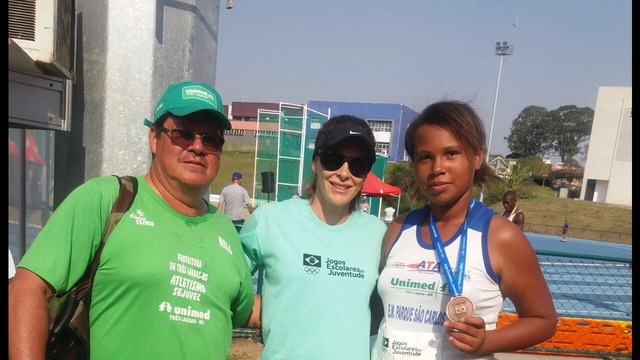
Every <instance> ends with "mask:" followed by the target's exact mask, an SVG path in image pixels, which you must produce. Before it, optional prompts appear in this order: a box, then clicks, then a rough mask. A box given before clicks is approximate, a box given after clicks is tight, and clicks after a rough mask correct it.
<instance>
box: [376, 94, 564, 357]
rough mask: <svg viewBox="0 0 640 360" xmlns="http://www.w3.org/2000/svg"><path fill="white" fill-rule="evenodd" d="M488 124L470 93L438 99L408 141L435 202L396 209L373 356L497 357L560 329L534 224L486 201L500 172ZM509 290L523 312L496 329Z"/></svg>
mask: <svg viewBox="0 0 640 360" xmlns="http://www.w3.org/2000/svg"><path fill="white" fill-rule="evenodd" d="M484 144H485V133H484V125H483V123H482V121H481V120H480V119H479V118H478V116H477V115H476V113H475V112H474V111H473V109H472V108H471V107H470V106H469V105H467V104H465V103H462V102H457V101H441V102H437V103H435V104H432V105H430V106H428V107H427V108H426V109H425V110H424V111H423V112H422V113H421V114H420V116H418V118H416V119H415V120H414V121H413V122H412V124H411V125H410V126H409V128H408V129H407V132H406V138H405V149H406V151H407V154H409V156H410V157H411V160H412V161H413V165H414V171H415V174H416V178H417V182H418V186H419V188H420V190H421V192H422V193H423V195H424V196H425V198H426V200H427V203H428V204H429V205H426V206H424V207H422V208H419V209H416V210H414V211H411V212H409V213H408V214H404V215H400V216H398V217H396V218H395V219H394V220H393V222H392V223H391V224H390V225H389V228H388V230H387V233H386V235H385V239H384V243H383V247H382V254H381V265H380V270H381V274H380V278H379V280H378V291H379V293H380V296H381V298H382V303H383V309H381V310H383V311H384V318H383V320H382V322H381V324H380V328H379V331H378V336H377V339H376V343H375V344H374V346H373V349H372V359H447V360H449V359H493V354H494V353H496V352H507V351H514V350H519V349H524V348H527V347H529V346H532V345H535V344H538V343H540V342H543V341H546V340H548V339H549V338H551V337H552V336H553V334H554V333H555V331H556V314H555V309H554V306H553V302H552V300H551V295H550V293H549V288H548V286H547V283H546V282H545V279H544V277H543V275H542V271H541V269H540V265H539V263H538V258H537V256H536V254H535V251H534V250H533V248H532V247H531V245H530V244H529V241H527V238H526V237H525V235H524V233H523V232H522V231H521V230H520V229H519V228H518V227H517V226H515V225H514V224H513V223H511V222H510V221H508V220H507V219H506V218H503V217H502V216H500V215H498V214H495V212H493V210H490V209H489V208H487V207H486V206H485V205H484V204H482V203H480V202H478V201H476V200H475V199H474V197H473V187H474V184H475V185H478V186H480V187H482V186H484V185H485V184H486V183H487V182H488V181H490V180H492V179H495V174H494V173H493V171H492V170H491V169H490V168H489V167H488V166H487V165H486V163H485V162H484V150H485V145H484ZM504 297H508V298H509V299H510V300H511V301H512V302H513V303H514V305H515V308H516V310H517V315H518V320H517V321H515V322H513V323H511V324H509V325H507V326H505V327H502V328H500V329H496V322H497V318H498V313H499V312H500V310H501V308H502V303H503V300H504Z"/></svg>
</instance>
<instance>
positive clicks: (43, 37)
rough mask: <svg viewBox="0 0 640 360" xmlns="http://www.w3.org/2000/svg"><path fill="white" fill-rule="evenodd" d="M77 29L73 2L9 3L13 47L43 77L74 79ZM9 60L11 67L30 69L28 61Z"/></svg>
mask: <svg viewBox="0 0 640 360" xmlns="http://www.w3.org/2000/svg"><path fill="white" fill-rule="evenodd" d="M74 27H75V9H74V1H73V0H9V46H10V47H11V46H16V45H17V46H18V47H19V48H20V49H18V50H20V51H17V52H15V53H18V52H21V53H25V54H26V55H28V57H29V58H30V60H31V61H32V62H33V64H32V65H34V66H35V68H36V69H38V70H39V71H40V72H42V73H43V74H46V75H52V76H58V77H62V78H66V79H72V77H73V75H72V74H73V43H74V38H75V37H74ZM11 54H12V52H11V50H10V55H11ZM9 60H10V67H11V65H16V66H15V67H18V68H22V69H24V68H27V67H28V64H24V62H25V61H24V59H20V58H15V59H12V58H11V56H10V58H9Z"/></svg>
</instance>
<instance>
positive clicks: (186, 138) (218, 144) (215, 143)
mask: <svg viewBox="0 0 640 360" xmlns="http://www.w3.org/2000/svg"><path fill="white" fill-rule="evenodd" d="M158 130H160V131H162V132H164V133H167V135H169V138H170V139H171V143H172V144H173V145H177V146H180V147H181V148H183V149H186V148H188V147H189V146H191V145H192V144H193V142H194V141H195V140H196V138H199V139H200V141H202V146H203V147H204V149H205V150H206V151H207V152H208V153H214V152H220V151H222V146H223V145H224V138H223V137H221V136H220V135H218V134H202V135H200V134H196V133H194V132H192V131H189V130H185V129H169V128H166V127H164V126H163V127H161V128H159V129H158Z"/></svg>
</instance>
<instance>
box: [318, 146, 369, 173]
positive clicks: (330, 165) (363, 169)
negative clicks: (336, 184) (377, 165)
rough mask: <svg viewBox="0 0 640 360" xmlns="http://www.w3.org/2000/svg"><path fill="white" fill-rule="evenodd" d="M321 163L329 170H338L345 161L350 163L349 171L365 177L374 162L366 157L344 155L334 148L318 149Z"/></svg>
mask: <svg viewBox="0 0 640 360" xmlns="http://www.w3.org/2000/svg"><path fill="white" fill-rule="evenodd" d="M318 157H319V158H320V164H322V167H323V168H324V169H325V170H327V171H336V170H338V169H340V168H341V167H342V164H344V163H345V162H346V163H347V164H348V165H349V172H351V174H353V176H355V177H359V178H364V177H366V176H367V173H369V171H371V167H372V166H373V164H372V163H371V161H369V160H368V159H367V158H364V157H351V156H344V155H342V154H340V153H339V152H335V151H333V150H324V149H320V150H318Z"/></svg>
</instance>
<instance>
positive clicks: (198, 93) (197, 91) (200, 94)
mask: <svg viewBox="0 0 640 360" xmlns="http://www.w3.org/2000/svg"><path fill="white" fill-rule="evenodd" d="M182 98H183V99H195V100H202V101H204V102H206V103H208V104H211V106H213V107H214V108H215V109H217V108H218V104H216V99H215V97H214V96H213V94H211V93H210V92H209V91H207V90H205V89H203V88H201V87H199V86H198V87H185V88H184V89H182Z"/></svg>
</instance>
